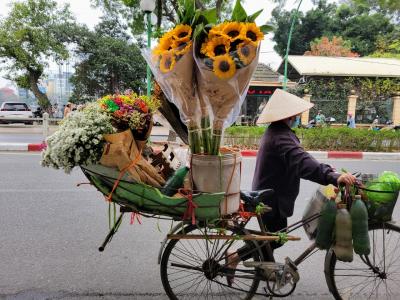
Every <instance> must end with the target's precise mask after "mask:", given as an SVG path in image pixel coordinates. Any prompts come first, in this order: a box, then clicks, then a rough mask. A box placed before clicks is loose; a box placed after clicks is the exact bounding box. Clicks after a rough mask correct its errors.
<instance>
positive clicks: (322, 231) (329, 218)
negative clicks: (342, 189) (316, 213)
mask: <svg viewBox="0 0 400 300" xmlns="http://www.w3.org/2000/svg"><path fill="white" fill-rule="evenodd" d="M336 212H337V208H336V203H335V200H329V201H328V202H326V203H325V204H324V206H323V208H322V212H321V217H320V218H319V220H318V230H317V238H316V240H315V244H316V245H317V247H318V248H319V249H321V250H322V249H329V248H330V247H331V245H332V235H333V229H334V227H335V220H336Z"/></svg>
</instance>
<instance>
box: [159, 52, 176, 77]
mask: <svg viewBox="0 0 400 300" xmlns="http://www.w3.org/2000/svg"><path fill="white" fill-rule="evenodd" d="M175 63H176V60H175V56H174V54H173V53H172V51H165V52H164V53H163V54H162V55H161V60H160V70H161V72H163V73H168V72H170V71H172V70H173V69H174V67H175Z"/></svg>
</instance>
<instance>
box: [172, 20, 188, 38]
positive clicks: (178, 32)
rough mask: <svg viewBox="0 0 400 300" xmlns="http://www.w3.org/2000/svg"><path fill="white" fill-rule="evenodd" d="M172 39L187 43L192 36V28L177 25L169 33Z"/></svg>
mask: <svg viewBox="0 0 400 300" xmlns="http://www.w3.org/2000/svg"><path fill="white" fill-rule="evenodd" d="M171 36H172V39H173V40H175V41H181V42H188V41H189V40H190V38H191V36H192V27H191V26H189V25H184V24H180V25H177V26H176V27H175V28H174V29H173V30H172V31H171Z"/></svg>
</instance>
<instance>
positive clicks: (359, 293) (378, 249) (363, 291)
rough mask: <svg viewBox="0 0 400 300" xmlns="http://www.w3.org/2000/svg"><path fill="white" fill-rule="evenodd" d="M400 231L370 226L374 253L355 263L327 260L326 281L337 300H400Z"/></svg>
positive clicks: (386, 225) (330, 254) (330, 256)
mask: <svg viewBox="0 0 400 300" xmlns="http://www.w3.org/2000/svg"><path fill="white" fill-rule="evenodd" d="M399 233H400V228H399V227H397V226H395V225H393V224H391V223H382V224H377V225H375V226H370V228H369V237H370V243H371V253H370V254H369V255H367V256H364V255H362V256H359V255H355V256H354V260H353V262H351V263H345V262H341V261H339V260H337V259H336V256H335V253H334V251H333V250H332V249H331V250H329V251H328V252H327V255H326V257H325V278H326V282H327V284H328V287H329V290H330V292H331V293H332V295H333V296H334V297H335V299H355V300H356V299H360V300H361V299H363V300H364V299H400V270H399V266H400V251H399V247H400V234H399Z"/></svg>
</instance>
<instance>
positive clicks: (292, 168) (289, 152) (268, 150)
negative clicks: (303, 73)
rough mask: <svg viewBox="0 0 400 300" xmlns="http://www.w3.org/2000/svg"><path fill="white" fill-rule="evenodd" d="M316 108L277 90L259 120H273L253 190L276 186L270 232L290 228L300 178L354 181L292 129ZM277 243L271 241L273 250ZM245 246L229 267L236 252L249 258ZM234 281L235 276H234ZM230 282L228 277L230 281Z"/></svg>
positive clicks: (269, 216)
mask: <svg viewBox="0 0 400 300" xmlns="http://www.w3.org/2000/svg"><path fill="white" fill-rule="evenodd" d="M311 107H313V104H311V103H310V102H308V101H305V100H303V99H301V98H299V97H297V96H295V95H292V94H290V93H288V92H285V91H283V90H281V89H277V90H276V91H275V92H274V94H273V95H272V96H271V98H270V100H269V101H268V103H267V105H266V106H265V107H264V110H263V112H262V113H261V115H260V117H259V119H258V121H257V123H258V124H265V123H270V125H269V126H268V129H267V130H266V131H265V133H264V135H263V137H262V139H261V143H260V149H259V151H258V155H257V161H256V169H255V173H254V178H253V186H252V189H253V190H254V191H256V190H264V189H273V190H274V194H273V195H272V196H271V197H270V198H268V199H263V202H264V203H265V204H266V205H268V206H270V207H271V208H272V211H271V212H268V213H265V214H264V215H263V217H262V219H263V222H264V224H265V226H266V228H267V229H268V231H270V232H276V231H279V230H281V229H283V228H285V227H287V218H288V217H290V216H292V215H293V208H294V203H295V200H296V198H297V196H298V194H299V187H300V179H301V178H302V179H307V180H310V181H313V182H316V183H319V184H322V185H328V184H333V185H335V186H338V185H339V184H345V185H351V184H354V183H355V181H356V178H355V177H354V176H353V175H351V174H349V173H345V174H339V173H337V172H336V171H335V170H334V169H333V168H332V167H331V166H329V165H327V164H324V163H319V162H318V161H317V160H315V159H314V158H313V157H312V156H311V155H310V154H309V153H307V152H306V151H305V150H304V149H303V148H302V146H301V145H300V141H299V139H298V138H297V136H296V134H295V133H294V131H292V130H291V127H292V125H293V124H296V123H297V122H296V118H299V117H300V114H301V113H302V112H305V111H307V110H309V109H310V108H311ZM279 246H280V245H279V244H278V243H271V247H272V249H276V248H278V247H279ZM245 251H246V249H239V251H238V252H239V253H238V254H236V253H235V254H233V255H229V267H230V268H234V267H235V265H236V263H235V262H237V255H238V256H239V257H240V258H241V259H242V260H244V259H246V258H245V257H244V256H245V254H244V252H245ZM231 279H232V280H233V276H232V278H231ZM228 283H229V280H228Z"/></svg>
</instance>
